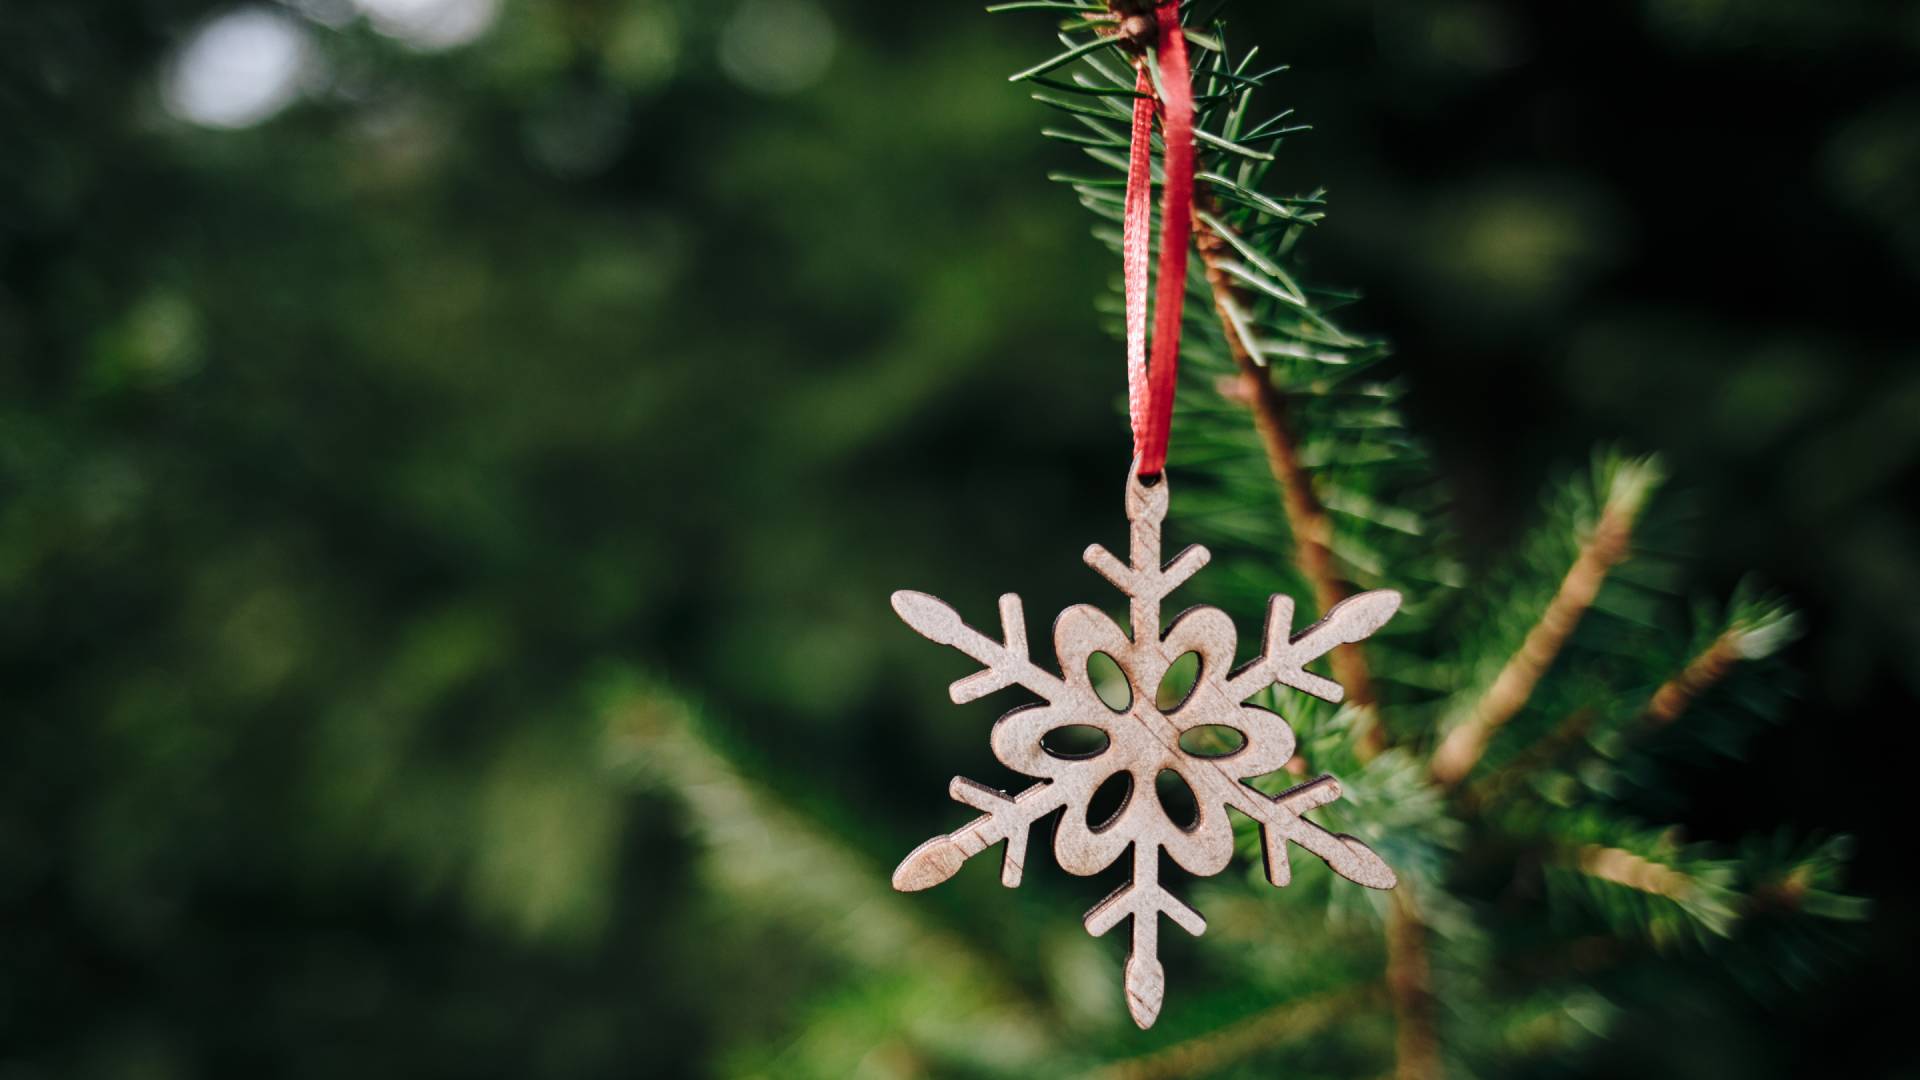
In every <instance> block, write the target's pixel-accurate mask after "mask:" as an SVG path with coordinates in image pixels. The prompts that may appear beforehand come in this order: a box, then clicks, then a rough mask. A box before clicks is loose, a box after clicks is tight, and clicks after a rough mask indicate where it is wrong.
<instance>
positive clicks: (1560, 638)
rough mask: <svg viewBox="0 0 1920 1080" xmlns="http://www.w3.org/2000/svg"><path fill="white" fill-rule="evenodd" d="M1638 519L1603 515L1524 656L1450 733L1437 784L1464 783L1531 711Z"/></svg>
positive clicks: (1619, 511)
mask: <svg viewBox="0 0 1920 1080" xmlns="http://www.w3.org/2000/svg"><path fill="white" fill-rule="evenodd" d="M1633 518H1634V511H1633V510H1632V509H1628V508H1625V507H1621V506H1608V507H1607V508H1606V510H1604V511H1603V512H1602V513H1601V515H1600V524H1599V526H1598V527H1597V528H1595V529H1594V531H1593V536H1592V537H1591V538H1590V539H1589V540H1588V541H1587V542H1586V543H1585V544H1583V545H1581V547H1580V554H1579V557H1577V558H1576V559H1574V562H1573V567H1572V569H1570V570H1568V571H1567V576H1566V577H1565V578H1563V579H1562V580H1561V582H1560V589H1559V591H1558V592H1556V593H1554V596H1553V600H1552V601H1551V602H1550V603H1548V604H1547V609H1546V610H1545V611H1544V612H1542V613H1541V614H1540V621H1539V622H1536V623H1535V624H1534V625H1533V629H1531V630H1529V631H1527V637H1526V640H1525V641H1523V642H1522V643H1521V645H1520V651H1518V652H1516V653H1514V654H1513V656H1511V657H1509V658H1508V660H1507V663H1506V665H1505V666H1504V667H1502V668H1501V669H1500V674H1499V675H1497V676H1495V677H1494V680H1493V684H1492V685H1491V686H1489V687H1488V688H1487V691H1486V693H1484V694H1482V695H1481V696H1480V700H1479V701H1477V702H1475V703H1474V706H1473V711H1472V712H1471V713H1469V714H1468V716H1467V719H1466V720H1464V721H1462V722H1461V723H1460V725H1459V726H1458V727H1455V728H1454V729H1453V730H1452V731H1450V732H1448V733H1447V736H1446V738H1444V739H1442V740H1441V741H1440V745H1439V747H1438V748H1436V749H1435V750H1434V752H1433V763H1432V765H1431V772H1432V774H1433V778H1434V780H1435V781H1437V782H1438V783H1440V784H1441V785H1443V786H1446V787H1452V786H1453V785H1455V784H1457V783H1459V782H1460V781H1461V779H1463V778H1464V777H1465V776H1466V775H1467V773H1469V772H1471V771H1472V770H1473V767H1474V765H1475V764H1477V763H1478V762H1479V760H1480V755H1482V754H1483V753H1485V752H1486V749H1487V740H1488V739H1490V738H1492V736H1493V733H1494V731H1495V729H1497V728H1499V727H1500V725H1502V724H1504V723H1506V722H1507V721H1508V720H1511V719H1513V717H1514V715H1515V714H1516V713H1518V712H1519V711H1520V710H1521V709H1522V708H1524V707H1525V706H1526V704H1527V699H1528V698H1530V697H1532V696H1533V690H1534V687H1535V686H1537V685H1539V682H1540V677H1541V676H1542V675H1544V674H1546V671H1547V668H1548V667H1550V666H1551V665H1552V664H1553V661H1554V658H1555V657H1557V656H1559V655H1560V650H1561V649H1562V648H1563V647H1564V646H1565V645H1566V643H1567V639H1568V638H1570V637H1572V636H1573V631H1574V628H1575V627H1577V626H1579V625H1580V619H1581V617H1582V616H1584V615H1585V614H1586V613H1587V609H1588V608H1590V607H1592V606H1593V599H1594V597H1595V596H1597V595H1599V593H1600V586H1601V585H1602V584H1604V583H1605V582H1606V580H1607V574H1608V572H1609V571H1611V570H1612V569H1613V568H1614V567H1615V566H1618V565H1619V564H1620V563H1621V561H1623V560H1624V559H1625V558H1626V557H1627V546H1628V542H1629V541H1630V540H1631V539H1632V538H1633Z"/></svg>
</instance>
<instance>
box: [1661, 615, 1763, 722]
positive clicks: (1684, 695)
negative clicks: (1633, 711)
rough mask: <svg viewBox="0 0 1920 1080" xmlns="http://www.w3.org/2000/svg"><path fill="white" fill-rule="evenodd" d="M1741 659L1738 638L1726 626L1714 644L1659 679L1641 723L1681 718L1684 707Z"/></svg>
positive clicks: (1714, 640)
mask: <svg viewBox="0 0 1920 1080" xmlns="http://www.w3.org/2000/svg"><path fill="white" fill-rule="evenodd" d="M1740 659H1741V656H1740V640H1739V634H1738V633H1737V632H1736V631H1733V630H1728V631H1726V632H1724V633H1722V634H1721V635H1720V636H1719V637H1716V638H1714V639H1713V644H1711V645H1708V646H1707V647H1706V648H1705V649H1702V650H1701V651H1700V654H1699V655H1698V656H1695V657H1694V658H1693V659H1692V660H1690V661H1688V662H1687V666H1686V667H1684V668H1681V669H1680V673H1679V674H1678V675H1675V676H1674V677H1673V678H1671V679H1668V680H1667V681H1666V682H1664V683H1661V684H1660V689H1658V690H1656V691H1654V693H1653V697H1652V698H1651V699H1650V700H1649V701H1648V702H1647V707H1646V708H1645V709H1643V710H1641V712H1640V722H1641V724H1643V725H1645V726H1646V727H1650V728H1663V727H1666V726H1667V725H1668V724H1671V723H1673V722H1674V721H1675V720H1678V719H1680V717H1681V715H1682V714H1683V713H1685V712H1686V711H1687V707H1688V706H1690V705H1692V704H1693V702H1694V700H1695V699H1697V698H1698V697H1699V696H1700V695H1701V694H1704V693H1706V692H1707V691H1708V690H1709V689H1711V688H1712V687H1713V685H1714V684H1715V683H1717V682H1719V681H1720V680H1721V679H1724V678H1726V677H1727V673H1728V672H1729V671H1732V670H1733V665H1735V664H1737V663H1739V662H1740Z"/></svg>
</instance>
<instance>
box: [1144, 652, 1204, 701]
mask: <svg viewBox="0 0 1920 1080" xmlns="http://www.w3.org/2000/svg"><path fill="white" fill-rule="evenodd" d="M1199 683H1200V654H1199V653H1197V652H1194V651H1192V650H1188V651H1187V652H1184V653H1181V654H1180V656H1179V657H1178V658H1177V659H1175V660H1174V662H1173V663H1172V664H1170V665H1168V666H1167V673H1166V674H1165V675H1162V676H1161V677H1160V689H1159V690H1157V691H1155V692H1154V695H1153V704H1154V707H1155V708H1157V709H1159V710H1160V711H1161V712H1163V713H1170V712H1174V711H1175V710H1177V709H1179V708H1180V706H1182V705H1185V704H1186V703H1187V697H1188V696H1189V695H1191V694H1192V693H1193V688H1194V687H1195V686H1197V685H1199Z"/></svg>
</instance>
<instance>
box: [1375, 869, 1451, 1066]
mask: <svg viewBox="0 0 1920 1080" xmlns="http://www.w3.org/2000/svg"><path fill="white" fill-rule="evenodd" d="M1407 888H1408V887H1407V885H1406V884H1405V883H1404V882H1403V883H1402V884H1401V886H1400V887H1399V888H1398V889H1395V890H1394V891H1393V908H1392V910H1391V911H1390V912H1389V913H1388V915H1387V992H1388V994H1389V995H1390V996H1391V997H1392V999H1393V1012H1394V1051H1393V1053H1394V1062H1395V1065H1394V1072H1393V1075H1394V1077H1395V1078H1396V1080H1439V1078H1440V1077H1441V1076H1442V1075H1443V1072H1444V1070H1443V1069H1442V1068H1441V1065H1440V1036H1439V1028H1438V1027H1437V1026H1436V1024H1435V1023H1434V994H1433V969H1432V965H1431V964H1430V963H1429V962H1428V960H1427V927H1426V924H1425V923H1422V922H1421V921H1420V915H1419V913H1418V912H1417V911H1415V910H1414V907H1413V900H1412V897H1411V894H1409V893H1408V892H1407Z"/></svg>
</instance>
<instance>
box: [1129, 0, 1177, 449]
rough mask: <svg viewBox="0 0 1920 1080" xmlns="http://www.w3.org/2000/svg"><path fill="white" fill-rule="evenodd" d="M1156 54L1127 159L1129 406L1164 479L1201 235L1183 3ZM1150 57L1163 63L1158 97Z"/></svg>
mask: <svg viewBox="0 0 1920 1080" xmlns="http://www.w3.org/2000/svg"><path fill="white" fill-rule="evenodd" d="M1154 20H1155V24H1156V26H1155V34H1154V46H1153V54H1152V58H1151V60H1148V59H1142V60H1141V62H1140V65H1139V70H1140V74H1139V77H1138V78H1137V79H1136V80H1135V81H1134V89H1135V90H1136V91H1137V92H1138V94H1139V96H1138V97H1135V98H1134V99H1133V144H1132V147H1131V148H1130V150H1129V157H1128V161H1127V200H1126V208H1125V217H1124V227H1123V230H1122V239H1121V260H1122V269H1123V272H1124V274H1125V277H1126V297H1127V412H1128V415H1129V417H1130V419H1131V420H1132V423H1133V456H1134V461H1135V462H1136V465H1135V467H1136V468H1137V469H1138V470H1139V474H1140V475H1141V476H1142V477H1149V478H1150V477H1156V476H1159V475H1160V471H1161V469H1163V468H1165V467H1166V463H1167V436H1168V434H1169V432H1170V430H1171V428H1172V426H1173V393H1174V377H1175V375H1176V374H1178V372H1179V369H1180V309H1181V306H1182V304H1183V303H1184V302H1185V300H1186V295H1187V245H1188V242H1189V241H1190V240H1191V239H1192V237H1193V84H1192V75H1191V74H1190V73H1189V71H1188V68H1187V39H1186V36H1185V34H1184V33H1183V32H1182V30H1181V27H1180V4H1179V3H1178V0H1168V2H1166V3H1162V4H1160V5H1159V6H1158V7H1157V8H1156V9H1155V11H1154ZM1149 62H1153V63H1157V64H1158V66H1159V69H1160V94H1159V100H1158V101H1157V102H1156V100H1155V96H1154V80H1153V76H1152V73H1151V72H1149V71H1148V69H1147V64H1148V63H1149ZM1156 112H1158V113H1159V115H1160V133H1161V138H1162V141H1163V142H1164V143H1165V144H1166V152H1165V155H1164V157H1163V159H1162V170H1163V172H1164V177H1163V186H1162V194H1161V202H1160V279H1159V282H1158V285H1157V287H1156V288H1155V291H1154V303H1153V316H1154V318H1153V356H1152V360H1151V363H1149V360H1148V356H1147V281H1148V276H1147V255H1148V246H1149V244H1150V243H1151V240H1150V238H1149V235H1148V234H1149V233H1150V232H1151V231H1152V211H1151V207H1150V203H1149V200H1150V199H1151V198H1152V189H1153V118H1154V114H1155V113H1156Z"/></svg>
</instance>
